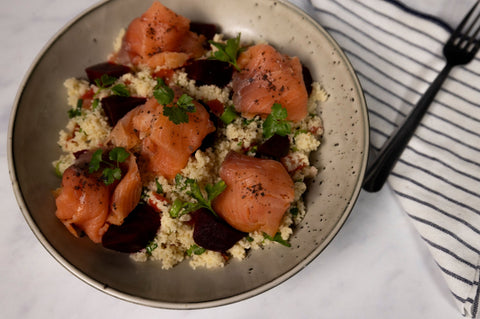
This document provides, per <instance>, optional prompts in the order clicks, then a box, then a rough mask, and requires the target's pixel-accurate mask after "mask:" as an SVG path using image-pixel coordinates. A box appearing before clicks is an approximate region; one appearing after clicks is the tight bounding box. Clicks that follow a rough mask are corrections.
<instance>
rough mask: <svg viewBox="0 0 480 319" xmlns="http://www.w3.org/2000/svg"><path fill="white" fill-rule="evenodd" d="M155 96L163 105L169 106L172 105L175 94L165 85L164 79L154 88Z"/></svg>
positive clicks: (159, 80) (158, 80) (158, 81)
mask: <svg viewBox="0 0 480 319" xmlns="http://www.w3.org/2000/svg"><path fill="white" fill-rule="evenodd" d="M153 96H154V97H155V99H156V100H157V101H158V103H160V104H162V105H167V104H170V103H172V101H173V98H174V97H175V93H174V92H173V90H172V89H171V88H169V87H168V85H166V84H165V82H164V81H163V79H161V78H158V79H157V85H155V87H154V88H153Z"/></svg>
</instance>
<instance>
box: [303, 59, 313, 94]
mask: <svg viewBox="0 0 480 319" xmlns="http://www.w3.org/2000/svg"><path fill="white" fill-rule="evenodd" d="M302 74H303V82H304V83H305V88H306V89H307V94H308V95H310V93H312V83H313V78H312V73H310V69H309V68H307V67H306V66H305V65H302Z"/></svg>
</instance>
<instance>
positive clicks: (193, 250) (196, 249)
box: [187, 244, 205, 256]
mask: <svg viewBox="0 0 480 319" xmlns="http://www.w3.org/2000/svg"><path fill="white" fill-rule="evenodd" d="M204 252H205V248H203V247H200V246H198V245H195V244H193V245H192V246H190V248H188V249H187V255H188V256H192V255H201V254H203V253H204Z"/></svg>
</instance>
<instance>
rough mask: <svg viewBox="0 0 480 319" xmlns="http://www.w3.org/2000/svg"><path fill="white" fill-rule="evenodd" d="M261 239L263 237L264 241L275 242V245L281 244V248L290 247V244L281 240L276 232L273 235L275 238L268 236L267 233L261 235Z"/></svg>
mask: <svg viewBox="0 0 480 319" xmlns="http://www.w3.org/2000/svg"><path fill="white" fill-rule="evenodd" d="M263 237H264V238H265V239H268V240H271V241H275V242H277V243H279V244H282V245H283V246H286V247H291V245H290V243H289V242H288V241H286V240H285V239H283V238H282V235H281V234H280V233H279V232H277V233H276V234H275V236H273V237H272V236H270V235H268V234H267V233H263Z"/></svg>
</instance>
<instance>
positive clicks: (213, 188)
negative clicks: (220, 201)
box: [170, 174, 227, 218]
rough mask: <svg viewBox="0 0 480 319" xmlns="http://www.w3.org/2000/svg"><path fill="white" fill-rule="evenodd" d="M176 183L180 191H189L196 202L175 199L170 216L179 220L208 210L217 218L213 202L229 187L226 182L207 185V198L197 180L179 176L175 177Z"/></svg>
mask: <svg viewBox="0 0 480 319" xmlns="http://www.w3.org/2000/svg"><path fill="white" fill-rule="evenodd" d="M175 182H176V184H177V187H178V188H179V189H180V190H186V189H188V190H186V193H187V194H188V195H189V196H191V197H192V198H193V199H195V200H196V202H184V201H182V200H180V199H178V198H177V199H175V200H174V201H173V203H172V207H171V208H170V216H171V217H172V218H178V217H180V216H182V215H185V214H188V213H191V212H194V211H196V210H198V209H200V208H206V209H208V210H209V211H210V212H212V213H213V214H214V215H215V216H217V213H215V211H214V210H213V208H212V201H213V199H215V198H216V197H217V196H218V195H220V194H221V193H222V192H223V191H224V190H225V188H226V187H227V185H226V184H225V182H224V181H220V182H218V183H216V184H214V185H212V184H207V185H205V192H206V193H207V197H206V198H205V197H204V195H203V193H202V190H201V189H200V185H198V183H197V181H196V180H194V179H191V178H186V177H183V176H182V175H180V174H177V175H176V176H175Z"/></svg>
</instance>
